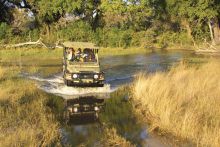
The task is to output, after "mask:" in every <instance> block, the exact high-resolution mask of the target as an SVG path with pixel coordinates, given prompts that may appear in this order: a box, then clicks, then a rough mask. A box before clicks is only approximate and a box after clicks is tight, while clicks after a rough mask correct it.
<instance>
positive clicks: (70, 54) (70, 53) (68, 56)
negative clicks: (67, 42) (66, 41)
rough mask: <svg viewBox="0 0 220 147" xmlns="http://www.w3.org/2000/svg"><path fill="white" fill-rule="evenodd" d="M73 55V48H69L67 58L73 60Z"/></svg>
mask: <svg viewBox="0 0 220 147" xmlns="http://www.w3.org/2000/svg"><path fill="white" fill-rule="evenodd" d="M72 55H73V54H72V50H71V49H68V50H67V56H66V57H67V60H69V61H71V60H72Z"/></svg>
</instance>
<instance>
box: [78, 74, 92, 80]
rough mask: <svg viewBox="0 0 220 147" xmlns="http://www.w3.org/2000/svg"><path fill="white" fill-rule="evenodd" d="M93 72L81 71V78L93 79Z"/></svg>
mask: <svg viewBox="0 0 220 147" xmlns="http://www.w3.org/2000/svg"><path fill="white" fill-rule="evenodd" d="M93 76H94V75H93V74H91V73H81V74H80V75H79V78H80V79H93Z"/></svg>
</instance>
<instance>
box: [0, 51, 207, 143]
mask: <svg viewBox="0 0 220 147" xmlns="http://www.w3.org/2000/svg"><path fill="white" fill-rule="evenodd" d="M192 57H193V58H198V59H199V58H203V57H200V56H195V55H194V54H193V53H191V52H177V51H175V52H155V53H150V54H140V55H127V56H116V57H105V58H103V59H101V61H100V63H101V66H102V69H103V70H104V72H105V75H106V85H105V86H104V87H103V88H86V89H85V88H72V87H66V86H65V85H64V83H63V80H62V74H61V71H62V61H61V58H60V59H51V60H37V61H32V60H31V59H26V58H25V57H23V58H24V59H22V60H21V62H20V63H19V65H20V66H21V68H22V70H23V71H24V72H23V73H22V76H24V77H26V78H29V79H32V80H34V81H36V83H37V85H38V86H39V88H40V89H42V90H44V91H45V92H47V93H52V94H54V95H57V96H60V97H63V98H65V99H71V98H74V97H77V96H79V95H80V96H82V95H87V94H91V93H93V94H98V95H100V94H104V95H105V94H106V93H107V95H108V93H111V95H110V97H111V98H110V99H108V100H106V107H105V110H104V111H103V112H101V114H100V117H99V120H94V118H93V117H92V118H91V116H83V117H82V118H81V117H79V118H72V119H73V120H72V121H71V123H69V124H68V125H67V126H63V128H62V129H61V132H62V134H63V136H64V139H63V140H64V143H67V144H71V145H72V146H77V145H86V146H101V145H100V144H99V139H100V138H101V137H102V136H103V134H102V126H103V124H105V125H108V126H110V127H114V128H116V129H117V132H118V133H119V134H120V135H121V136H123V137H124V138H126V139H127V140H129V141H131V142H132V143H134V144H136V145H137V146H152V147H157V146H172V145H170V144H169V142H166V141H165V142H164V141H162V140H160V139H158V138H157V137H152V136H151V135H150V134H149V133H148V132H147V131H146V130H147V128H146V127H145V125H143V124H141V123H139V122H138V121H137V120H136V118H135V117H134V116H133V115H132V109H131V105H130V104H129V102H127V101H126V99H127V91H126V90H122V91H117V89H118V88H119V87H121V86H122V85H124V84H128V83H130V82H132V80H133V79H134V77H135V76H136V75H137V74H138V73H139V72H150V73H153V72H156V71H166V70H168V69H169V68H170V67H171V66H172V65H174V64H176V63H178V62H179V61H181V60H182V59H187V60H188V61H193V60H191V58H192ZM27 61H28V62H27ZM0 64H1V65H2V66H9V65H13V64H17V63H16V62H11V61H10V62H8V61H7V62H4V63H0ZM102 96H103V95H102ZM105 96H106V95H105ZM106 97H108V96H106ZM76 122H77V123H76Z"/></svg>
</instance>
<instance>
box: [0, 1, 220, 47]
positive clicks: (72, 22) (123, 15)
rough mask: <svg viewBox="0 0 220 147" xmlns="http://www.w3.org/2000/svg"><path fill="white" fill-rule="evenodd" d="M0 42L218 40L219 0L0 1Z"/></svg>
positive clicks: (106, 44) (148, 43)
mask: <svg viewBox="0 0 220 147" xmlns="http://www.w3.org/2000/svg"><path fill="white" fill-rule="evenodd" d="M0 10H1V11H0V42H1V43H5V44H7V43H16V42H25V41H30V40H32V41H36V40H38V39H39V38H42V40H43V41H44V42H46V43H55V42H57V41H63V40H71V41H92V42H95V43H97V44H98V45H100V46H104V47H131V46H141V47H145V46H153V45H158V46H159V47H166V46H169V45H184V44H193V43H197V42H203V41H212V42H215V43H218V42H220V27H219V26H220V1H219V0H74V1H73V0H0Z"/></svg>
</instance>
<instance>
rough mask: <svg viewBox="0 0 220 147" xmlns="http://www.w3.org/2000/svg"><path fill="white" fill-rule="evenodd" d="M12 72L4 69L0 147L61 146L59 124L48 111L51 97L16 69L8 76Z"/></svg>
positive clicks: (0, 92)
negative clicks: (21, 76) (20, 74)
mask: <svg viewBox="0 0 220 147" xmlns="http://www.w3.org/2000/svg"><path fill="white" fill-rule="evenodd" d="M11 70H12V67H11V68H10V69H8V68H2V67H0V89H1V90H0V146H50V145H59V144H60V141H59V138H60V137H59V136H60V135H59V131H58V130H59V123H58V122H57V121H56V120H55V118H54V116H53V114H52V112H51V110H50V108H49V107H47V98H48V95H47V94H45V93H43V92H42V91H40V90H38V88H37V87H36V86H35V84H34V83H33V82H30V81H28V80H24V79H21V78H19V77H17V74H16V71H17V68H16V67H15V68H14V72H12V73H10V74H7V72H9V71H11ZM17 72H19V71H17ZM8 75H10V76H8Z"/></svg>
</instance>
